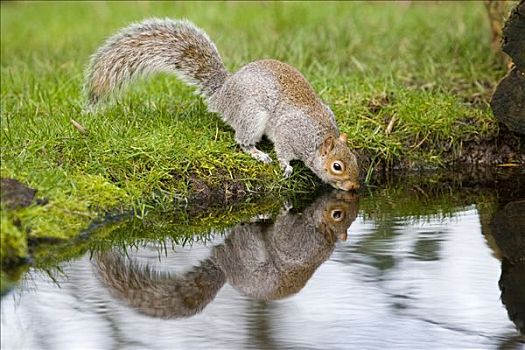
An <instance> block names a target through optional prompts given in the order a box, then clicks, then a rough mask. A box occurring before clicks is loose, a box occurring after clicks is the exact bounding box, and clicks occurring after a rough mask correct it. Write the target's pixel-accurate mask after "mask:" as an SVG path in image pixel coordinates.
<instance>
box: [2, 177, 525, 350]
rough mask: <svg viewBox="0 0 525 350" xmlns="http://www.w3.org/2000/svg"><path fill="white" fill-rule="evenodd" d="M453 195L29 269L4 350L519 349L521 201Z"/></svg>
mask: <svg viewBox="0 0 525 350" xmlns="http://www.w3.org/2000/svg"><path fill="white" fill-rule="evenodd" d="M509 188H510V187H509ZM476 192H478V191H477V190H476ZM417 193H421V191H419V190H418V191H417ZM464 194H465V192H454V193H447V194H446V195H444V196H441V197H437V196H434V195H429V196H424V197H425V199H424V200H423V201H417V200H414V197H413V196H404V195H403V193H400V192H397V193H394V194H392V192H385V193H382V194H379V195H375V194H372V195H367V194H365V195H364V196H361V198H360V199H359V207H360V212H359V215H358V216H357V218H356V219H355V221H354V222H353V223H352V220H353V219H354V218H355V215H356V210H357V208H356V207H357V205H356V203H357V202H356V200H355V198H353V197H348V198H347V197H340V198H337V195H336V197H334V195H327V196H323V197H321V198H318V199H317V200H316V201H315V202H312V203H311V204H309V205H307V206H306V207H305V209H304V210H303V209H301V210H297V209H290V210H286V209H284V210H282V211H281V213H280V214H278V215H277V216H275V217H274V218H273V219H270V218H265V217H264V216H260V217H259V218H258V219H257V218H254V219H253V220H251V221H249V222H246V223H244V224H242V225H237V226H235V227H233V228H232V229H229V230H227V231H226V232H225V234H213V233H212V234H210V235H209V241H207V243H204V242H202V241H201V242H196V243H194V244H192V245H186V246H180V245H177V244H174V245H173V246H172V250H170V249H169V248H168V249H166V248H165V246H164V244H163V242H158V241H156V240H150V241H146V242H145V241H144V240H142V241H139V243H134V248H130V247H128V248H127V249H126V250H125V251H122V250H119V249H115V248H113V249H111V250H109V251H106V252H100V251H99V253H95V254H94V255H93V257H94V259H91V256H90V254H87V255H85V256H83V257H82V258H79V259H77V260H74V261H70V262H65V263H62V264H61V265H60V268H59V269H58V270H56V271H54V272H53V271H51V276H49V275H48V274H46V273H45V272H43V271H42V270H40V269H37V268H32V269H31V271H30V273H29V274H27V275H26V276H25V278H24V280H23V281H22V282H21V283H20V285H19V287H17V288H16V289H15V290H13V291H12V292H10V293H9V294H8V295H7V296H5V297H4V298H2V300H1V303H2V304H1V322H2V332H0V333H1V337H2V338H1V348H2V349H31V350H36V349H53V350H54V349H71V348H82V349H159V350H160V349H192V350H193V349H205V350H210V349H243V350H244V349H353V348H355V349H421V348H423V349H426V350H430V349H466V348H468V349H472V348H475V349H496V348H499V349H521V348H523V344H524V342H525V340H524V338H523V336H520V334H519V332H517V331H516V327H515V325H516V326H517V327H518V328H523V314H524V313H523V310H524V307H523V296H524V295H525V293H524V291H523V289H524V288H525V287H524V270H525V267H524V265H523V255H522V254H523V251H524V249H523V243H524V241H523V232H524V230H523V220H524V218H525V215H524V208H523V201H521V202H516V199H517V198H523V196H520V197H515V198H514V197H513V198H512V199H510V200H512V201H514V202H513V203H508V202H509V200H505V201H503V200H500V198H501V196H500V197H497V198H495V196H493V195H492V194H493V192H488V194H489V196H490V197H489V199H490V200H487V197H484V196H480V197H475V200H471V199H468V201H467V200H465V201H463V200H464V198H465V197H464V196H463V195H464ZM485 194H487V192H485ZM345 195H346V194H345ZM458 198H459V200H457V201H456V199H458ZM507 203H508V204H507ZM334 204H336V205H335V206H334ZM334 209H340V210H341V213H339V212H337V210H336V211H334ZM340 214H344V215H340ZM337 218H342V219H341V220H339V221H334V219H337ZM520 223H521V224H520ZM350 224H351V228H350V231H349V234H348V238H347V237H346V227H348V226H349V225H350ZM150 227H151V226H148V228H150ZM183 227H186V226H183ZM128 228H129V227H128V226H123V230H122V231H119V232H118V234H124V233H129V232H128V231H129V230H128ZM482 233H483V234H482ZM137 236H138V237H141V236H140V233H137V235H135V236H134V237H137ZM144 237H146V235H144ZM346 238H347V239H346ZM144 239H145V238H144ZM345 239H346V240H345ZM119 242H120V241H119ZM121 245H122V244H121ZM124 253H125V254H124ZM261 281H263V282H261ZM498 281H499V287H500V288H498ZM500 289H501V290H500ZM190 315H192V316H191V317H188V316H190ZM151 316H155V317H151ZM509 319H510V320H509ZM511 320H512V321H511Z"/></svg>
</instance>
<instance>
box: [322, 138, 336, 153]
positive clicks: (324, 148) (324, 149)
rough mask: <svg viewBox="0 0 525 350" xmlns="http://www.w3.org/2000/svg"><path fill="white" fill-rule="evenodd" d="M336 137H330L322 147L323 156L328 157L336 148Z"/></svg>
mask: <svg viewBox="0 0 525 350" xmlns="http://www.w3.org/2000/svg"><path fill="white" fill-rule="evenodd" d="M334 141H335V139H334V137H333V136H328V137H327V138H326V139H325V140H324V142H323V144H322V145H321V154H322V155H323V156H326V155H327V154H328V153H330V151H331V150H332V149H333V148H334Z"/></svg>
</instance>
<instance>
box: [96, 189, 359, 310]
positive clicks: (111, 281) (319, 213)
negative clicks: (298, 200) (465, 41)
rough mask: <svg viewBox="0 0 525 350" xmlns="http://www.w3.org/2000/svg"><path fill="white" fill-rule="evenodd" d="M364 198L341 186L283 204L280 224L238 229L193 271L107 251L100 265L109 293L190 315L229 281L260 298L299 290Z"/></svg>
mask: <svg viewBox="0 0 525 350" xmlns="http://www.w3.org/2000/svg"><path fill="white" fill-rule="evenodd" d="M358 199H359V198H358V196H357V195H356V194H354V193H348V192H341V191H334V192H332V193H328V194H324V195H322V196H320V197H319V198H317V199H316V200H315V201H314V202H313V203H311V204H310V205H308V207H306V208H305V209H304V210H302V211H300V212H296V211H292V210H289V208H286V209H283V210H282V211H281V212H280V213H279V215H277V216H276V217H275V220H274V221H273V222H268V221H265V220H256V221H251V222H247V223H241V224H238V225H237V226H235V227H233V228H232V229H231V231H230V232H229V233H228V236H227V237H226V239H225V240H224V243H222V244H218V245H216V246H214V247H213V248H212V250H211V253H210V256H209V257H208V258H206V259H204V260H202V261H200V262H199V264H198V265H197V266H195V267H193V268H192V269H190V270H189V271H187V272H185V273H182V274H177V273H171V272H156V271H154V270H152V269H151V268H150V267H149V266H148V265H139V264H137V263H136V262H134V261H133V260H128V261H126V260H125V259H124V257H123V255H122V254H119V253H118V252H116V251H113V250H108V251H102V252H97V253H95V254H94V256H95V261H94V264H95V266H96V270H97V273H98V276H99V277H100V279H101V282H102V283H103V284H104V285H105V286H106V287H107V288H108V290H109V291H110V293H111V294H112V295H113V296H114V297H116V298H118V299H120V300H122V301H124V302H126V303H127V304H128V305H130V306H131V307H133V308H134V309H136V310H137V311H139V312H140V313H142V314H145V315H149V316H152V317H159V318H181V317H190V316H192V315H195V314H197V313H199V312H201V311H202V310H203V309H204V308H205V307H206V305H208V304H209V303H210V302H211V301H212V300H213V299H214V298H215V296H216V295H217V293H218V292H219V290H220V289H221V288H222V287H223V286H224V284H225V283H226V282H227V283H229V284H230V285H231V286H232V287H233V288H235V289H236V290H238V291H239V292H240V293H242V294H243V295H246V296H248V297H250V298H252V299H256V300H266V301H268V300H277V299H282V298H285V297H288V296H291V295H293V294H296V293H298V292H299V291H300V290H301V289H302V288H303V287H304V286H305V285H306V283H307V282H308V280H309V279H310V278H311V277H312V275H313V274H314V272H315V271H316V270H317V268H318V267H319V266H320V265H321V264H322V263H323V262H325V261H326V260H327V259H328V258H329V257H330V255H331V254H332V252H333V250H334V248H335V244H336V242H337V240H338V239H339V240H346V239H347V231H348V228H349V227H350V225H351V224H352V223H353V222H354V220H355V219H356V217H357V214H358Z"/></svg>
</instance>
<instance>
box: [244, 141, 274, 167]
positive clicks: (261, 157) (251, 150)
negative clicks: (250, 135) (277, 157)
mask: <svg viewBox="0 0 525 350" xmlns="http://www.w3.org/2000/svg"><path fill="white" fill-rule="evenodd" d="M241 148H242V150H243V151H244V152H246V153H248V154H249V155H250V156H252V158H254V159H257V160H258V161H260V162H263V163H264V164H270V163H271V162H272V158H271V157H270V156H269V155H268V154H267V153H264V152H263V151H261V150H259V149H258V148H257V147H255V146H254V145H248V146H246V145H241Z"/></svg>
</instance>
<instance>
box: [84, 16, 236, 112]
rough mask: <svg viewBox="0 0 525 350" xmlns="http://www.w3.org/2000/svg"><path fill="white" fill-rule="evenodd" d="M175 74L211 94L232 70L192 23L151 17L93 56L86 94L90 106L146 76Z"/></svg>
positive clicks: (104, 45) (107, 42)
mask: <svg viewBox="0 0 525 350" xmlns="http://www.w3.org/2000/svg"><path fill="white" fill-rule="evenodd" d="M157 72H168V73H175V74H176V75H177V76H178V77H179V78H180V79H181V80H183V81H185V82H187V83H188V84H191V85H197V86H198V87H199V89H200V90H201V92H202V93H203V94H204V95H205V96H209V95H212V94H213V93H214V92H215V91H216V90H217V89H218V88H219V87H220V86H221V85H222V83H223V82H224V80H225V79H226V78H227V76H228V72H227V71H226V68H225V67H224V64H223V63H222V60H221V58H220V55H219V52H218V51H217V48H216V47H215V44H214V43H213V42H212V41H211V40H210V39H209V38H208V36H207V35H206V33H204V32H203V31H202V30H200V29H199V28H197V27H195V26H194V25H193V24H192V23H190V22H188V21H185V20H179V21H173V20H170V19H164V20H161V19H155V18H154V19H149V20H146V21H143V22H141V23H136V24H132V25H130V26H128V27H126V28H124V29H122V30H121V31H120V32H118V33H117V34H115V35H114V36H112V37H110V38H109V39H108V40H107V41H106V42H105V43H104V44H103V45H102V46H101V47H100V48H99V49H98V50H97V51H96V52H95V54H94V55H93V56H92V57H91V61H90V64H89V67H88V69H87V71H86V83H85V90H86V92H87V95H88V103H89V104H90V105H91V106H94V105H96V104H97V103H98V102H99V101H101V100H104V99H106V98H107V97H109V96H110V95H111V94H112V93H113V92H114V91H116V90H120V89H122V88H123V87H125V86H126V85H127V84H128V83H130V82H131V81H133V80H134V79H136V78H139V77H141V76H147V75H150V74H153V73H157Z"/></svg>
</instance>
